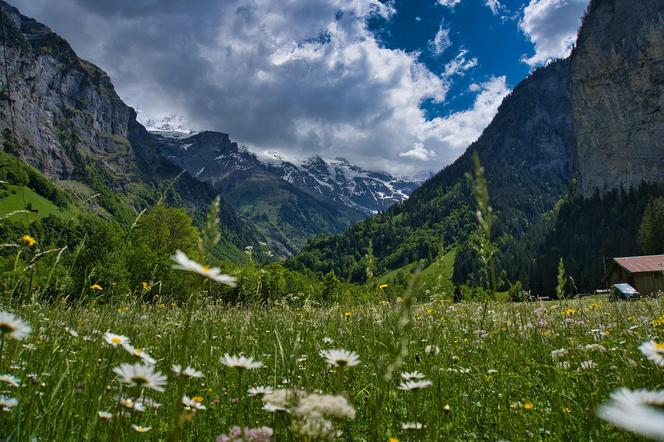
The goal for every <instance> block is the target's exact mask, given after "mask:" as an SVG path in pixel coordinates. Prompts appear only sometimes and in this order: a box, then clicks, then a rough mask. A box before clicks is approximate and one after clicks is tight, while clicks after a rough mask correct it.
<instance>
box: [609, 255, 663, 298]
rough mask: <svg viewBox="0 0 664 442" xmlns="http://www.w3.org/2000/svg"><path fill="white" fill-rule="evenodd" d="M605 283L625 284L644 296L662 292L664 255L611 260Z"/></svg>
mask: <svg viewBox="0 0 664 442" xmlns="http://www.w3.org/2000/svg"><path fill="white" fill-rule="evenodd" d="M606 281H607V282H608V283H609V285H613V284H620V283H627V284H629V285H631V286H632V287H634V288H635V289H636V291H637V292H639V293H640V294H641V295H646V296H647V295H652V294H654V293H657V292H658V291H662V292H664V255H648V256H627V257H623V258H613V262H612V263H611V266H610V267H609V269H608V272H607V276H606Z"/></svg>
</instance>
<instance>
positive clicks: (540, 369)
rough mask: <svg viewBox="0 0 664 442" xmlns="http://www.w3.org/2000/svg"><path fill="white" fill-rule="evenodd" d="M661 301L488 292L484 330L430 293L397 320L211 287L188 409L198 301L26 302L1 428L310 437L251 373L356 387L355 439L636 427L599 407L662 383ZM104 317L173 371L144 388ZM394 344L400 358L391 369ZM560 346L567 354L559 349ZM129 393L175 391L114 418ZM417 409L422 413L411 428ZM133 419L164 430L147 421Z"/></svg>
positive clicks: (594, 434)
mask: <svg viewBox="0 0 664 442" xmlns="http://www.w3.org/2000/svg"><path fill="white" fill-rule="evenodd" d="M661 308H662V306H661V302H660V300H658V299H655V300H644V301H638V302H633V303H618V302H616V303H608V302H602V303H599V302H593V301H585V302H581V301H576V300H575V301H566V302H564V303H562V304H560V303H546V304H526V303H523V304H508V303H504V304H498V303H490V304H489V309H488V312H487V315H486V320H485V324H484V330H477V324H478V323H479V319H480V317H481V315H482V312H483V308H482V305H481V304H477V303H468V304H447V303H434V304H425V305H417V306H414V307H413V308H412V309H409V311H410V314H412V323H409V325H408V326H401V327H400V326H399V325H398V324H404V321H407V319H404V309H402V308H400V305H399V304H396V305H394V304H386V305H380V306H373V307H358V308H357V309H356V310H353V311H347V310H345V309H343V308H341V307H330V308H325V309H307V308H287V307H274V308H271V309H261V308H234V307H228V306H225V305H222V304H215V303H213V302H212V301H209V300H206V299H202V300H201V301H200V302H199V303H198V306H197V308H196V309H194V310H193V312H192V314H191V325H190V327H191V338H190V339H188V341H187V342H188V344H187V345H188V348H187V349H186V352H187V353H188V354H189V355H190V359H189V365H191V366H192V367H194V368H196V369H198V370H200V371H202V372H203V373H204V375H205V376H204V377H203V378H202V379H200V380H198V379H191V380H188V381H187V382H186V385H185V387H184V394H186V395H188V396H189V397H194V396H201V397H202V398H203V401H202V404H204V405H205V406H206V407H207V409H206V410H201V411H197V412H195V413H193V412H191V413H188V414H186V415H184V416H182V415H181V414H182V409H181V407H180V406H175V405H174V404H179V403H180V398H179V394H178V387H177V382H176V380H175V375H174V373H172V372H171V371H170V367H171V364H180V363H181V362H182V359H183V358H182V354H183V351H185V349H183V348H182V334H183V328H184V327H185V326H186V323H187V320H188V317H189V312H188V311H187V308H186V307H178V306H171V305H150V304H143V303H138V302H132V301H130V300H129V299H128V300H127V302H126V303H121V304H114V305H99V306H95V305H86V306H79V307H71V306H66V305H38V304H32V305H25V306H22V307H20V308H18V309H17V310H16V313H17V314H18V315H19V316H21V317H22V318H23V319H25V320H26V321H28V322H29V323H30V324H32V327H33V333H32V336H31V337H30V338H29V339H28V340H26V341H14V340H10V339H8V340H7V342H5V345H4V348H3V350H2V355H1V356H0V374H2V373H11V374H13V375H15V376H17V377H18V378H19V379H20V380H21V386H20V387H18V388H13V387H10V386H8V385H2V386H0V389H2V390H3V392H4V393H3V394H5V395H9V396H12V397H15V398H17V399H18V401H19V402H18V405H17V406H16V407H13V408H11V409H10V411H6V412H3V413H0V437H2V438H7V439H9V440H31V439H32V438H37V440H49V441H64V440H111V438H112V437H113V432H114V428H115V431H116V432H117V434H116V438H117V439H118V440H134V439H135V440H139V439H150V440H158V439H165V438H166V437H167V436H168V435H169V433H170V432H171V430H172V422H173V421H174V419H176V418H177V417H178V416H179V417H180V420H179V422H180V423H181V424H182V428H181V431H179V435H178V436H179V438H180V440H212V439H214V438H215V437H216V436H218V435H219V434H221V433H227V432H228V431H229V428H230V427H232V426H233V425H236V424H238V423H240V422H242V423H244V424H245V425H247V426H250V427H257V426H263V425H265V426H272V427H275V429H277V428H278V431H279V434H277V435H276V436H277V437H278V439H277V440H304V439H303V438H301V437H299V436H298V435H296V434H295V432H294V431H293V430H292V428H291V425H290V420H291V419H292V417H291V416H289V415H275V414H271V413H268V412H266V411H263V410H262V405H263V404H262V402H261V400H260V398H257V397H248V396H247V394H246V389H247V387H249V386H253V385H265V386H271V387H273V388H275V389H276V388H282V387H287V388H298V389H299V388H301V389H304V390H306V391H308V392H314V391H321V392H325V393H331V394H343V395H345V396H346V397H347V399H348V400H349V401H350V402H351V403H352V405H353V406H354V407H355V409H356V411H357V414H356V416H355V418H354V419H353V420H347V421H344V422H342V423H339V425H338V429H339V430H341V431H343V435H342V436H341V437H340V438H341V439H342V440H387V439H388V438H389V437H395V438H398V439H399V440H470V439H483V440H498V439H509V440H525V439H531V438H535V439H547V440H549V439H553V440H572V439H573V440H625V438H626V437H627V436H626V434H625V433H622V432H620V431H618V430H616V429H614V428H612V427H610V426H608V425H607V424H605V423H602V421H600V420H599V419H598V418H597V417H596V416H595V409H596V407H597V406H598V405H599V404H600V403H601V402H603V401H604V400H605V399H606V397H607V396H608V394H609V393H610V392H611V391H612V390H614V389H615V388H616V387H618V386H627V387H656V386H658V385H660V384H661V373H659V371H658V369H657V368H656V367H654V366H653V364H652V363H650V362H649V361H647V360H645V359H644V358H643V356H642V355H641V354H640V353H639V352H638V350H637V347H638V344H639V343H641V342H642V341H644V340H646V339H648V338H649V337H651V336H652V335H656V334H657V333H658V332H659V331H658V330H657V329H655V328H653V327H652V326H651V325H650V321H651V320H652V319H654V318H656V317H658V316H659V315H660V313H661ZM406 314H409V313H406ZM107 330H111V331H112V332H115V333H119V334H123V335H126V336H128V337H130V339H131V342H132V344H133V345H134V346H135V347H140V348H144V349H145V350H146V351H147V352H148V353H149V354H150V355H151V356H153V357H154V358H155V359H156V360H157V363H156V367H157V369H158V370H161V371H162V372H164V373H167V374H168V375H169V384H168V386H167V389H166V391H165V392H164V393H157V392H154V393H148V392H147V391H144V392H142V393H141V392H133V393H132V392H131V391H129V390H128V387H126V386H125V387H123V386H122V385H121V384H120V383H119V382H118V380H117V379H116V377H115V375H114V374H113V373H112V371H111V370H110V369H111V368H112V367H114V366H116V365H119V364H120V363H121V362H131V361H132V358H133V356H132V355H130V354H129V353H128V352H126V351H124V350H123V349H122V348H112V347H110V346H109V345H107V344H105V343H104V342H102V334H103V333H104V332H105V331H107ZM396 332H398V333H400V334H401V336H398V335H396V334H395V333H396ZM330 340H332V341H333V342H330ZM396 342H403V343H404V346H405V351H402V349H401V347H400V345H397V344H395V343H396ZM588 344H600V345H601V346H602V347H601V348H600V347H597V346H590V347H588V348H586V347H585V346H586V345H588ZM395 347H396V348H398V349H399V354H400V355H401V356H402V359H403V360H402V364H401V363H400V364H399V365H398V366H396V367H395V368H396V369H395V370H394V373H393V375H392V376H389V377H385V373H386V365H385V364H386V363H388V364H389V363H390V361H391V357H392V356H390V355H391V354H392V353H391V352H394V348H395ZM326 348H345V349H348V350H353V351H356V352H357V353H358V355H359V357H360V359H361V362H360V365H358V366H356V367H347V368H346V369H345V370H344V372H343V376H342V377H339V373H338V370H335V369H334V368H331V367H329V366H328V365H327V364H326V363H325V361H324V360H323V359H322V358H321V357H320V355H319V352H320V350H322V349H326ZM560 348H565V349H567V350H568V353H567V354H566V355H565V356H563V357H562V358H554V357H552V355H551V352H552V351H553V350H557V349H560ZM224 353H229V354H245V355H247V356H251V357H253V358H254V359H256V360H259V361H262V362H263V363H264V364H265V367H264V368H261V369H258V370H247V371H245V372H243V376H242V378H241V380H240V379H239V377H238V376H237V373H236V372H235V371H234V369H232V368H229V367H226V366H224V365H222V364H221V363H220V357H221V356H223V354H224ZM587 361H592V364H588V363H586V362H587ZM582 367H590V368H582ZM402 370H407V371H414V370H417V371H419V372H421V373H423V374H424V375H425V376H426V378H427V379H429V380H431V381H432V383H433V384H432V386H431V387H430V388H426V389H423V390H419V391H415V392H413V391H402V390H399V389H397V387H398V385H399V382H400V380H399V373H400V372H401V371H402ZM239 382H242V383H243V386H242V388H241V389H240V386H239ZM129 394H133V395H134V396H139V395H141V394H143V395H144V396H149V397H152V398H154V399H155V400H156V401H158V402H159V403H161V404H162V406H161V407H160V408H158V409H150V408H148V409H146V410H145V411H143V412H131V413H128V414H127V415H126V416H125V417H124V418H123V419H122V420H119V421H118V422H117V423H116V424H113V423H107V422H104V421H102V420H100V418H99V417H98V414H97V412H98V411H100V410H101V411H109V412H113V411H114V410H115V408H116V407H117V398H116V397H117V396H118V395H129ZM378 398H380V400H378ZM404 422H418V423H421V424H422V425H423V428H422V429H420V430H403V429H402V428H401V427H402V424H403V423H404ZM131 424H136V425H139V424H140V425H143V426H148V427H151V430H150V431H149V432H148V433H145V434H141V433H138V432H136V431H135V430H133V429H132V427H131V426H130V425H131Z"/></svg>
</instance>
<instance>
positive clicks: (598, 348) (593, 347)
mask: <svg viewBox="0 0 664 442" xmlns="http://www.w3.org/2000/svg"><path fill="white" fill-rule="evenodd" d="M583 349H584V350H587V351H599V352H605V351H606V347H604V346H603V345H602V344H588V345H586V346H584V347H583Z"/></svg>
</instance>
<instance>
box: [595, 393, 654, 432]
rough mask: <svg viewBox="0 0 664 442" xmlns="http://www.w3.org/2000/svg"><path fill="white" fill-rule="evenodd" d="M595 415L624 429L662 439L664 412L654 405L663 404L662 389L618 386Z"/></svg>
mask: <svg viewBox="0 0 664 442" xmlns="http://www.w3.org/2000/svg"><path fill="white" fill-rule="evenodd" d="M610 398H611V399H610V401H609V402H608V403H606V404H604V405H602V406H601V407H600V408H599V409H598V410H597V415H598V416H599V417H600V418H602V419H604V420H605V421H608V422H610V423H612V424H613V425H616V426H618V427H621V428H624V429H625V430H628V431H631V432H633V433H637V434H640V435H642V436H646V437H649V438H652V439H664V413H662V412H661V411H659V410H658V409H657V408H656V407H655V406H661V405H664V391H661V390H660V391H649V390H629V389H627V388H620V389H618V390H616V391H614V392H613V393H611V395H610Z"/></svg>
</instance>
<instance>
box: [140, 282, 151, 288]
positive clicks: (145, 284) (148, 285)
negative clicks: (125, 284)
mask: <svg viewBox="0 0 664 442" xmlns="http://www.w3.org/2000/svg"><path fill="white" fill-rule="evenodd" d="M141 285H142V286H143V290H150V284H148V283H147V282H145V281H143V282H142V283H141Z"/></svg>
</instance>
